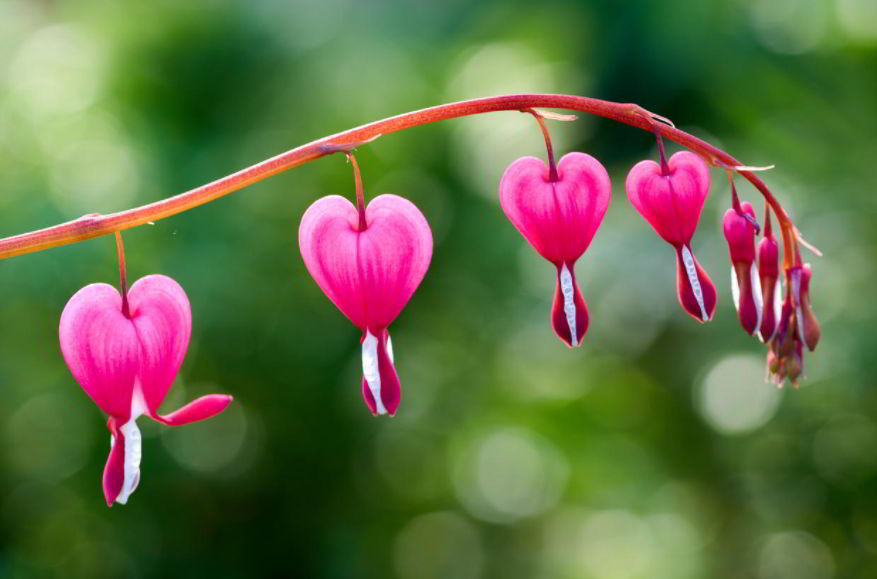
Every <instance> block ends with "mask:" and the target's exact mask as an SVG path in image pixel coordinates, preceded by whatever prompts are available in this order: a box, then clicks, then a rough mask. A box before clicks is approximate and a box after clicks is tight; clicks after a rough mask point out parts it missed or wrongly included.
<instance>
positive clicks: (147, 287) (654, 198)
mask: <svg viewBox="0 0 877 579" xmlns="http://www.w3.org/2000/svg"><path fill="white" fill-rule="evenodd" d="M523 112H527V113H530V114H532V115H533V116H534V117H535V118H536V119H537V121H538V122H539V125H540V127H541V129H542V131H543V135H544V137H545V143H546V148H547V153H548V161H547V163H546V162H543V161H542V160H540V159H537V158H535V157H523V158H520V159H518V160H516V161H514V162H513V163H512V164H511V165H510V166H509V167H508V168H507V169H506V171H505V173H504V174H503V176H502V180H501V182H500V184H499V201H500V204H501V207H502V210H503V212H504V213H505V215H506V216H507V217H508V219H509V221H510V222H511V223H512V224H513V225H514V227H515V228H516V229H517V230H518V232H519V233H520V234H521V235H522V236H523V237H524V238H525V239H526V240H527V241H528V242H529V244H530V245H531V246H532V247H533V249H535V250H536V251H537V252H538V253H539V255H541V256H542V257H543V258H544V259H546V260H547V261H549V262H551V264H552V265H553V266H554V268H555V270H556V285H555V291H554V301H553V305H552V310H551V325H552V328H553V330H554V332H555V333H556V334H557V336H558V337H559V338H560V339H561V340H562V341H563V342H564V343H565V344H566V345H567V346H568V347H569V348H573V347H576V346H579V345H581V344H582V342H583V340H584V337H585V334H586V333H587V330H588V325H589V312H588V307H587V304H586V302H585V300H584V297H583V296H582V292H581V289H580V286H579V282H578V280H577V278H576V274H575V265H576V262H577V261H578V260H579V259H580V258H581V257H582V256H583V255H584V254H585V252H586V251H587V249H588V247H589V246H590V244H591V242H592V241H593V239H594V237H595V235H596V233H597V230H598V229H599V228H600V226H601V224H602V222H603V218H604V216H605V215H606V212H607V210H608V209H609V205H610V202H611V199H612V185H611V182H610V178H609V174H608V172H607V171H606V169H605V168H604V167H603V165H602V164H601V163H600V162H599V161H598V160H597V159H595V158H594V157H592V156H590V155H587V154H584V153H579V152H572V153H569V154H567V155H565V156H563V157H562V158H561V159H560V161H559V162H557V163H555V160H554V154H553V149H552V146H551V139H550V136H549V133H548V130H547V128H546V126H545V123H544V119H545V118H559V117H558V116H557V115H554V116H551V115H547V114H545V113H539V112H536V111H535V110H533V109H526V110H524V111H523ZM563 120H567V119H563ZM656 136H657V139H658V145H659V147H658V148H659V152H660V162H655V161H652V160H643V161H641V162H639V163H637V164H636V165H635V166H634V167H633V168H632V169H631V170H630V172H629V174H628V175H627V180H626V182H625V190H626V193H627V198H628V200H629V201H630V203H631V204H632V205H633V207H634V208H635V209H636V211H637V212H638V213H639V214H640V215H641V216H642V217H643V219H644V220H645V221H646V222H647V223H648V224H649V225H650V226H651V227H652V228H653V229H654V231H655V233H657V234H658V236H659V237H660V238H661V239H663V240H664V241H665V242H666V243H668V244H669V245H671V246H672V247H673V250H674V253H675V255H676V259H675V262H676V268H675V269H676V294H677V298H678V300H679V304H680V305H681V307H682V309H683V310H684V311H685V312H686V313H687V314H688V315H690V316H691V317H693V318H694V319H695V320H697V321H698V322H701V323H703V322H707V321H709V320H711V319H712V318H713V315H714V314H715V311H716V305H717V301H718V296H717V292H716V287H715V285H714V284H713V282H712V280H711V279H710V277H709V275H707V273H706V271H704V269H703V267H702V266H701V264H700V263H699V262H698V260H697V259H696V258H695V255H694V250H693V249H692V242H693V240H694V235H695V232H696V229H697V226H698V223H699V221H700V216H701V212H702V210H703V207H704V204H705V202H706V199H707V196H708V194H709V190H710V184H711V181H710V171H709V166H708V165H707V163H706V161H705V160H704V159H703V158H702V157H701V156H699V155H698V154H695V153H693V152H690V151H681V152H677V153H676V154H674V155H673V156H672V157H670V158H669V160H668V159H666V158H665V155H664V148H663V143H662V141H661V135H660V132H659V131H656ZM353 146H354V145H338V146H332V147H331V148H326V149H325V150H323V151H322V152H323V153H326V152H344V153H345V154H347V156H348V159H349V160H350V161H351V163H352V165H353V169H354V177H355V185H356V204H355V205H354V204H353V203H351V202H350V201H348V200H347V199H346V198H344V197H341V196H338V195H331V196H327V197H323V198H321V199H319V200H318V201H316V202H315V203H313V204H312V205H311V206H310V207H309V208H308V209H307V211H306V212H305V213H304V216H303V217H302V220H301V223H300V226H299V230H298V241H299V249H300V251H301V257H302V259H303V261H304V264H305V266H306V268H307V270H308V272H309V273H310V275H311V276H312V277H313V279H314V281H315V282H316V283H317V285H318V286H319V287H320V289H321V290H322V291H323V293H325V294H326V296H327V297H328V298H329V300H330V301H331V302H332V303H333V304H335V306H336V307H337V308H338V309H339V310H340V311H341V313H342V314H344V315H345V316H346V317H347V318H348V319H349V320H350V321H351V322H352V323H353V325H354V326H356V328H357V329H358V330H359V332H360V344H361V347H362V378H361V380H360V391H361V394H362V397H363V399H364V401H365V404H366V406H367V407H368V409H369V410H370V411H371V413H372V414H374V415H389V416H393V415H395V414H396V412H397V410H398V408H399V404H400V401H401V397H402V389H401V381H400V378H399V374H398V373H397V371H396V365H395V359H394V356H393V347H392V342H391V340H390V333H389V327H390V325H391V324H392V323H393V322H394V321H395V320H396V318H397V317H398V316H399V315H400V313H401V312H402V310H403V309H404V308H405V306H406V305H407V304H408V302H409V300H411V298H412V296H413V295H414V293H415V291H416V290H417V288H418V287H419V285H420V283H421V281H422V280H423V279H424V276H425V275H426V272H427V270H428V268H429V265H430V260H431V258H432V249H433V241H432V233H431V231H430V227H429V224H428V222H427V220H426V218H425V217H424V215H423V214H422V213H421V212H420V210H419V209H418V208H417V207H416V206H415V205H414V204H413V203H411V202H410V201H408V200H407V199H404V198H403V197H399V196H397V195H392V194H384V195H379V196H377V197H375V198H374V199H372V200H371V201H370V202H369V203H368V204H366V202H365V193H364V189H363V185H362V180H361V177H360V172H359V166H358V165H357V164H356V159H355V157H354V156H353V154H352V152H351V151H352V148H353ZM731 191H732V203H731V207H730V208H729V209H728V210H727V212H726V213H725V215H724V218H723V232H724V236H725V239H726V240H727V242H728V253H729V257H730V261H731V289H732V296H733V303H734V306H735V308H736V310H737V313H738V317H739V320H740V325H741V326H742V327H743V329H744V331H745V332H746V333H747V334H749V335H752V336H757V337H758V338H759V339H761V340H762V341H763V342H765V343H767V344H768V348H769V353H768V371H769V376H770V378H771V380H772V381H774V382H775V383H776V384H778V385H782V384H783V382H784V381H785V380H786V379H787V378H788V379H789V380H790V381H791V382H792V384H794V385H797V383H798V380H799V378H800V376H801V374H802V372H803V349H804V346H806V347H807V348H809V349H810V350H812V349H813V348H815V347H816V343H817V342H818V340H819V333H820V330H819V324H818V322H817V321H816V318H815V317H814V315H813V312H812V310H811V306H810V296H809V288H810V279H811V276H812V272H811V269H810V266H809V265H807V264H802V263H801V257H800V254H799V252H798V249H797V245H796V241H797V232H796V231H795V230H794V228H792V227H791V225H790V223H788V222H787V218H786V217H785V216H784V214H783V213H781V212H778V213H777V216H778V218H781V220H780V221H781V222H780V225H781V227H782V228H783V233H784V239H785V240H786V242H787V243H788V242H789V240H791V241H792V245H791V246H790V247H789V246H787V247H785V261H784V264H785V268H784V274H785V282H786V283H785V290H784V289H783V284H782V281H781V279H780V266H779V258H780V252H779V246H778V244H777V240H776V239H775V238H774V236H773V232H772V223H771V216H770V210H769V209H766V210H765V220H764V227H763V237H762V239H761V241H760V242H759V243H758V245H757V246H756V237H757V235H758V234H759V233H760V232H761V231H762V227H761V225H760V224H759V222H758V220H757V217H756V213H755V210H754V209H753V207H752V205H751V204H749V203H747V202H742V203H741V202H740V200H739V199H738V196H737V191H736V188H735V187H734V183H733V180H732V181H731ZM783 219H785V220H786V221H783ZM117 245H118V251H119V262H120V273H121V284H120V285H121V291H117V290H116V289H114V288H113V287H111V286H109V285H106V284H92V285H89V286H87V287H85V288H83V289H82V290H80V291H79V292H77V293H76V294H75V295H74V296H73V297H72V298H71V299H70V301H69V302H68V304H67V306H66V307H65V308H64V311H63V313H62V315H61V321H60V329H59V336H60V343H61V351H62V353H63V357H64V360H65V361H66V363H67V365H68V366H69V368H70V371H71V373H72V374H73V377H74V378H75V379H76V381H77V382H79V384H80V385H81V386H82V388H83V389H84V390H85V392H86V393H87V394H88V395H89V396H90V397H91V399H92V400H93V401H94V402H95V403H96V404H97V405H98V407H99V408H100V409H101V410H102V411H104V412H105V413H106V414H107V415H108V421H107V427H108V429H109V431H110V434H111V440H110V445H111V446H110V454H109V458H108V459H107V463H106V467H105V469H104V474H103V492H104V498H105V500H106V502H107V505H112V504H113V503H114V502H117V503H121V504H124V503H126V502H127V500H128V498H129V497H130V495H131V493H132V492H133V491H134V490H135V488H136V487H137V485H138V483H139V480H140V462H141V438H140V432H139V430H138V428H137V424H136V419H137V418H138V417H140V416H142V415H146V416H147V417H149V418H151V419H153V420H156V421H158V422H160V423H162V424H165V425H169V426H178V425H181V424H186V423H189V422H194V421H198V420H203V419H206V418H209V417H211V416H213V415H216V414H218V413H220V412H221V411H223V410H224V409H225V408H226V407H227V406H228V404H229V403H230V402H231V400H232V398H231V396H226V395H218V394H213V395H209V396H204V397H202V398H199V399H197V400H195V401H194V402H191V403H190V404H188V405H186V406H184V407H183V408H181V409H179V410H177V411H175V412H172V413H170V414H168V415H161V414H159V413H158V409H159V406H160V405H161V404H162V402H163V400H164V399H165V397H166V395H167V393H168V390H169V389H170V387H171V385H172V384H173V382H174V380H175V379H176V376H177V374H178V373H179V370H180V367H181V365H182V363H183V359H184V358H185V355H186V351H187V349H188V344H189V339H190V336H191V328H192V313H191V309H190V306H189V301H188V298H187V297H186V294H185V292H184V291H183V289H182V288H181V287H180V285H179V284H177V282H175V281H174V280H172V279H170V278H168V277H166V276H162V275H150V276H147V277H144V278H142V279H141V280H139V281H138V282H137V283H135V284H134V285H133V286H132V287H131V288H130V291H128V290H127V281H126V270H125V262H124V248H123V247H122V244H121V236H120V235H119V234H118V233H117Z"/></svg>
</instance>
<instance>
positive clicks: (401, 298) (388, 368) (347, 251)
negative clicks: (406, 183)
mask: <svg viewBox="0 0 877 579" xmlns="http://www.w3.org/2000/svg"><path fill="white" fill-rule="evenodd" d="M364 219H365V228H364V229H360V215H359V212H358V211H357V208H356V207H355V206H354V205H353V204H352V203H351V202H350V201H348V200H347V199H345V198H344V197H340V196H338V195H330V196H328V197H323V198H322V199H319V200H317V201H316V202H314V203H313V204H312V205H311V206H310V207H309V208H308V210H307V211H306V212H305V214H304V216H303V217H302V220H301V225H300V226H299V230H298V241H299V248H300V249H301V255H302V259H304V262H305V266H306V267H307V269H308V272H310V274H311V276H312V277H313V278H314V280H315V281H316V282H317V285H318V286H320V289H321V290H323V293H325V294H326V296H328V298H329V299H330V300H331V301H332V303H334V304H335V306H336V307H338V309H339V310H341V313H343V314H344V315H345V316H347V318H348V319H349V320H350V321H351V322H353V325H355V326H356V327H357V328H359V330H360V331H361V332H362V339H361V342H362V371H363V372H362V373H363V378H362V381H361V391H362V395H363V398H364V399H365V403H366V405H367V406H368V408H369V410H371V412H372V414H374V415H378V414H389V415H390V416H393V415H394V414H396V410H397V408H398V407H399V402H400V400H401V397H402V391H401V386H400V382H399V376H398V375H397V374H396V368H395V366H394V362H393V349H392V344H391V342H390V335H389V332H388V330H387V328H388V327H389V325H390V324H391V323H392V322H393V320H395V319H396V317H398V315H399V314H400V313H401V312H402V309H403V308H404V307H405V305H406V304H407V303H408V300H410V299H411V296H412V295H413V294H414V291H415V290H416V289H417V287H418V286H419V285H420V282H421V280H423V276H424V275H426V270H427V269H428V268H429V262H430V260H431V258H432V232H431V231H430V229H429V224H428V223H427V222H426V218H425V217H424V216H423V214H422V213H421V212H420V210H418V209H417V207H415V206H414V204H413V203H411V202H410V201H408V200H407V199H403V198H402V197H398V196H396V195H380V196H378V197H375V198H374V199H372V201H371V202H370V203H369V204H368V207H366V208H365V214H364Z"/></svg>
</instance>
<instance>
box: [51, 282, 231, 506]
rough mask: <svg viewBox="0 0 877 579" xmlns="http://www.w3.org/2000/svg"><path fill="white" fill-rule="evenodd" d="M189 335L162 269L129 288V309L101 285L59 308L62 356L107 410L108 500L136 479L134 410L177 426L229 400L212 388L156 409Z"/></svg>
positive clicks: (184, 306) (175, 287)
mask: <svg viewBox="0 0 877 579" xmlns="http://www.w3.org/2000/svg"><path fill="white" fill-rule="evenodd" d="M126 314H127V315H126ZM191 333H192V313H191V310H190V308H189V300H188V299H187V298H186V293H185V292H184V291H183V288H181V287H180V286H179V284H177V282H175V281H174V280H172V279H170V278H169V277H165V276H163V275H150V276H146V277H144V278H143V279H141V280H139V281H137V283H135V284H134V285H133V286H132V287H131V290H130V291H129V292H128V293H127V307H123V298H122V296H121V294H119V292H118V291H117V290H116V289H115V288H113V287H112V286H110V285H107V284H103V283H97V284H92V285H89V286H86V287H84V288H82V289H81V290H79V291H78V292H76V294H75V295H74V296H73V297H72V298H70V301H69V302H67V305H66V306H65V307H64V312H63V313H62V314H61V324H60V328H59V337H60V341H61V352H62V354H63V355H64V361H65V362H66V363H67V366H68V367H69V368H70V371H71V372H72V374H73V377H74V378H75V379H76V381H77V382H79V385H80V386H82V389H83V390H85V393H86V394H88V395H89V396H90V397H91V399H92V400H93V401H94V402H95V403H96V404H97V405H98V407H100V409H101V410H103V411H104V412H106V413H107V414H108V415H109V419H108V421H107V427H108V428H109V430H110V432H111V438H110V444H111V449H110V455H109V458H108V459H107V463H106V466H105V467H104V474H103V491H104V498H105V499H106V502H107V506H112V504H113V502H114V501H115V502H117V503H120V504H125V503H126V502H127V501H128V497H129V496H130V495H131V493H132V492H134V489H136V488H137V484H138V483H139V481H140V458H141V436H140V430H139V429H138V428H137V424H136V420H137V418H138V417H139V416H141V415H144V414H145V415H146V416H148V417H150V418H152V419H153V420H155V421H157V422H161V423H162V424H167V425H169V426H178V425H181V424H186V423H189V422H195V421H198V420H204V419H205V418H210V417H211V416H213V415H215V414H218V413H219V412H222V411H223V410H224V409H225V408H226V407H227V406H228V404H229V403H230V402H231V400H232V397H231V396H225V395H220V394H211V395H208V396H203V397H201V398H198V399H197V400H195V401H193V402H191V403H189V404H187V405H186V406H184V407H182V408H180V409H179V410H177V411H175V412H172V413H170V414H168V415H164V416H163V415H160V414H158V408H159V406H161V403H162V402H163V401H164V398H165V396H166V395H167V392H168V390H169V389H170V387H171V384H172V383H173V381H174V379H175V378H176V376H177V373H178V372H179V370H180V366H181V365H182V363H183V358H184V357H185V355H186V351H187V350H188V347H189V338H190V336H191Z"/></svg>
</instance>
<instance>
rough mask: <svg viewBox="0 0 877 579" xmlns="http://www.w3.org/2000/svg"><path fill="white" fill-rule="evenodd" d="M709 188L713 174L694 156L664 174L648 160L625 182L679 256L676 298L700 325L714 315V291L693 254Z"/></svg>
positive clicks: (684, 154) (682, 155) (680, 158)
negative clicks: (696, 233)
mask: <svg viewBox="0 0 877 579" xmlns="http://www.w3.org/2000/svg"><path fill="white" fill-rule="evenodd" d="M709 188H710V174H709V168H708V167H707V165H706V163H704V161H703V159H701V158H700V157H699V156H697V155H695V154H694V153H691V152H688V151H680V152H678V153H676V154H675V155H673V156H672V157H670V161H669V163H668V164H667V170H666V172H665V171H663V170H662V168H661V165H659V164H658V163H655V162H654V161H650V160H646V161H640V162H639V163H637V164H636V165H635V166H634V167H633V169H631V170H630V173H629V174H628V176H627V182H626V184H625V189H626V190H627V198H628V199H629V200H630V202H631V204H633V206H634V207H635V208H636V210H637V212H639V214H640V215H642V217H643V219H645V220H646V221H647V222H648V223H649V225H651V226H652V228H653V229H654V230H655V233H657V234H658V235H660V236H661V238H662V239H663V240H664V241H666V242H667V243H669V244H670V245H672V246H673V248H674V249H675V250H676V295H677V297H678V298H679V303H680V305H682V308H683V309H684V310H685V311H686V312H688V314H689V315H691V316H692V317H694V318H695V319H696V320H698V321H700V322H706V321H708V320H710V319H712V317H713V314H714V313H715V311H716V301H717V295H716V286H715V285H714V284H713V282H712V280H711V279H710V278H709V276H708V275H707V274H706V272H705V271H704V270H703V268H701V267H700V264H699V263H698V262H697V259H695V257H694V253H693V252H692V251H691V240H692V238H693V237H694V232H695V230H696V229H697V224H698V221H699V220H700V213H701V210H702V209H703V205H704V203H705V202H706V198H707V195H708V194H709Z"/></svg>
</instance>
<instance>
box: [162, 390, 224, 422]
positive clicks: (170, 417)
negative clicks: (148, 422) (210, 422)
mask: <svg viewBox="0 0 877 579" xmlns="http://www.w3.org/2000/svg"><path fill="white" fill-rule="evenodd" d="M231 401H232V397H231V396H228V395H226V394H208V395H207V396H202V397H201V398H198V399H196V400H193V401H192V402H189V403H188V404H186V405H185V406H183V407H182V408H180V409H179V410H174V411H173V412H171V413H170V414H167V415H164V416H162V415H158V414H156V415H155V416H154V417H153V418H154V419H155V420H156V421H158V422H161V423H162V424H167V425H168V426H180V425H181V424H189V423H190V422H198V421H199V420H205V419H207V418H210V417H211V416H216V415H217V414H219V413H220V412H222V411H223V410H225V409H226V408H227V407H228V405H229V404H231Z"/></svg>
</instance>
